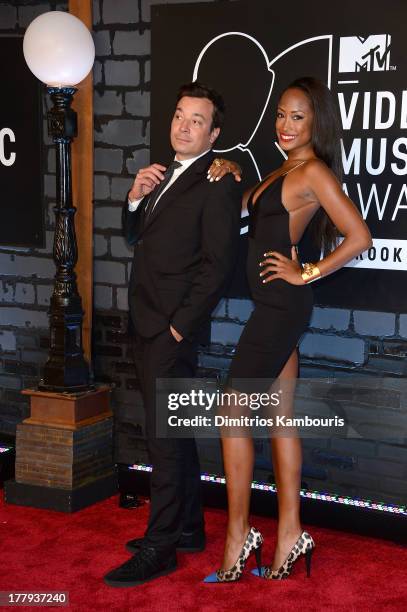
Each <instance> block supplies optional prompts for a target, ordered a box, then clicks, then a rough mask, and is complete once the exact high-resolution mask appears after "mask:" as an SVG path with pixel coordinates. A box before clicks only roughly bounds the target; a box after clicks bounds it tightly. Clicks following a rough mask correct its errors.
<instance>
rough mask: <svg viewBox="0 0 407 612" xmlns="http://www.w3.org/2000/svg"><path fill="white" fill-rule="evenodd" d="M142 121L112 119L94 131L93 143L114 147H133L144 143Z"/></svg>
mask: <svg viewBox="0 0 407 612" xmlns="http://www.w3.org/2000/svg"><path fill="white" fill-rule="evenodd" d="M142 127H143V124H142V121H141V120H136V119H132V120H130V119H112V120H111V121H108V122H107V123H106V124H104V125H102V126H101V129H100V132H99V131H95V142H103V143H106V144H111V145H115V146H124V147H125V146H134V145H137V144H142V143H144V142H145V137H144V136H143V134H142Z"/></svg>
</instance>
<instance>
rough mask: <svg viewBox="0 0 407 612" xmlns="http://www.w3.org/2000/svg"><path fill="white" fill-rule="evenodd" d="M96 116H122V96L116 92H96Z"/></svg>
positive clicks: (94, 106)
mask: <svg viewBox="0 0 407 612" xmlns="http://www.w3.org/2000/svg"><path fill="white" fill-rule="evenodd" d="M93 108H94V111H95V115H121V114H122V111H123V103H122V95H121V93H118V92H116V91H105V92H103V94H99V93H98V92H97V91H95V96H94V99H93Z"/></svg>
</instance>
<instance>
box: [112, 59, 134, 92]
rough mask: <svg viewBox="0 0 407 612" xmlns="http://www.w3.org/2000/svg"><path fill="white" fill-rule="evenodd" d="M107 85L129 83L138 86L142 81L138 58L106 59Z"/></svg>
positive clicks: (131, 85) (121, 85)
mask: <svg viewBox="0 0 407 612" xmlns="http://www.w3.org/2000/svg"><path fill="white" fill-rule="evenodd" d="M105 81H106V85H119V86H120V87H123V86H126V85H129V86H130V87H137V86H138V85H139V83H140V65H139V63H138V61H137V60H121V61H120V60H106V62H105Z"/></svg>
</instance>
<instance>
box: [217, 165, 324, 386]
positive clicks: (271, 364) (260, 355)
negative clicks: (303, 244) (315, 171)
mask: <svg viewBox="0 0 407 612" xmlns="http://www.w3.org/2000/svg"><path fill="white" fill-rule="evenodd" d="M284 176H285V175H280V176H279V177H278V178H277V179H276V180H274V181H273V182H272V183H271V184H270V185H269V186H268V187H267V188H266V189H265V190H264V191H263V192H262V193H261V194H260V195H259V196H258V197H257V199H256V203H255V204H254V205H253V201H252V198H253V194H254V193H255V192H256V191H257V189H255V190H254V191H253V192H252V194H251V196H250V198H249V201H248V205H247V208H248V212H249V234H248V240H249V253H248V259H247V277H248V281H249V286H250V291H251V294H252V298H253V301H254V306H255V308H254V310H253V312H252V314H251V316H250V318H249V320H248V321H247V323H246V326H245V328H244V330H243V333H242V335H241V337H240V340H239V343H238V345H237V347H236V353H235V356H234V358H233V361H232V364H231V368H230V371H229V377H228V385H229V386H230V387H232V388H234V389H237V390H242V391H244V390H245V387H247V386H248V385H247V382H248V380H247V379H251V380H252V383H253V382H254V380H253V379H263V380H262V381H260V380H258V389H257V388H256V390H259V391H260V390H266V389H267V388H268V384H267V379H273V378H276V377H277V376H278V375H279V373H280V372H281V370H282V369H283V367H284V365H285V364H286V362H287V361H288V358H289V357H290V355H291V353H292V352H293V350H294V349H295V347H296V346H297V344H298V341H299V339H300V337H301V335H302V334H303V333H304V331H305V329H306V327H307V325H308V322H309V319H310V316H311V312H312V305H313V292H312V288H311V287H310V286H309V285H292V284H290V283H288V282H286V281H285V280H282V279H277V280H274V281H271V282H268V283H263V282H262V277H260V276H259V273H260V272H261V267H260V266H259V263H260V262H261V261H262V260H263V259H264V253H266V252H268V251H278V252H279V253H282V254H283V255H285V256H286V257H289V258H290V259H291V247H292V245H291V240H290V232H289V221H290V215H289V212H288V211H287V210H286V208H285V207H284V205H283V203H282V197H281V192H282V186H283V182H284ZM238 379H240V380H238ZM243 379H246V380H243ZM250 388H251V389H253V385H250Z"/></svg>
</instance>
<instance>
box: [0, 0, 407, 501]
mask: <svg viewBox="0 0 407 612" xmlns="http://www.w3.org/2000/svg"><path fill="white" fill-rule="evenodd" d="M177 1H178V3H179V2H180V0H177ZM218 1H219V0H218ZM220 1H222V0H220ZM223 1H226V0H223ZM163 3H164V2H163V1H162V0H159V1H158V2H154V1H153V2H152V1H148V0H120V1H119V0H94V2H93V9H94V40H95V45H96V62H95V66H94V86H95V99H94V105H95V106H94V111H95V195H94V197H95V215H94V227H95V233H94V253H95V276H94V282H95V285H94V300H95V302H94V304H95V317H94V338H93V346H94V369H95V375H96V379H97V380H99V381H106V382H111V383H114V392H113V405H114V410H115V413H116V416H117V419H116V421H117V425H116V434H117V435H116V442H117V449H116V457H117V459H118V460H119V461H122V462H132V461H134V460H141V461H142V460H145V459H146V453H145V445H144V442H143V425H144V419H143V411H142V403H141V398H140V392H139V389H138V381H137V377H136V375H135V372H134V367H133V364H132V358H131V343H130V340H129V338H128V336H127V333H126V330H127V283H128V279H129V273H130V262H131V255H132V254H131V250H130V249H128V247H127V246H126V245H125V243H124V241H123V239H122V237H121V228H120V223H121V220H120V217H121V206H122V201H123V198H124V196H125V194H126V192H127V190H128V188H129V186H130V184H131V181H132V177H133V175H134V174H135V172H136V171H137V169H138V168H139V167H141V166H143V165H145V164H147V163H148V162H149V116H150V69H151V65H150V62H151V57H150V40H151V21H150V20H151V16H150V6H151V4H163ZM61 7H62V8H64V7H65V3H63V2H53V3H44V2H23V1H22V0H21V1H19V2H17V1H15V2H3V1H2V0H0V28H1V30H0V34H1V32H5V33H11V32H13V31H17V32H22V31H23V29H24V27H26V25H27V24H28V23H29V21H30V20H31V19H32V18H33V17H34V16H36V15H37V14H38V13H40V12H43V11H46V10H49V9H50V8H61ZM44 139H45V144H44V147H45V149H46V156H45V157H44V159H45V160H46V167H44V182H45V196H46V201H45V205H46V208H47V211H52V205H53V196H54V176H53V174H54V171H55V156H54V151H53V147H50V146H49V145H50V142H49V140H48V136H47V135H46V133H45V132H44ZM52 223H53V213H52V212H50V213H47V248H46V249H43V250H35V251H34V250H29V251H21V250H18V249H1V250H0V299H1V300H2V307H3V308H2V309H1V311H0V346H1V352H0V360H1V361H0V364H1V370H0V385H1V386H3V387H4V389H3V391H2V396H1V408H0V431H10V432H11V431H13V430H14V428H15V424H16V422H18V421H19V420H20V419H21V418H22V417H23V416H24V415H25V411H26V407H25V403H24V401H22V398H21V397H20V395H19V389H21V388H22V387H25V386H27V385H29V384H32V383H33V382H34V381H35V380H37V379H38V375H39V372H40V368H41V365H42V363H43V362H44V360H45V356H46V350H45V348H46V345H47V338H48V331H47V318H46V310H47V305H48V303H49V295H50V286H51V282H52V281H51V280H50V279H51V278H52V275H53V264H52V260H51V257H50V252H51V239H52ZM3 258H4V259H3ZM250 311H251V303H250V301H248V300H238V299H229V300H224V301H223V302H221V304H220V305H219V306H218V307H217V309H216V311H215V312H214V316H213V321H212V338H211V340H212V343H211V345H210V346H209V347H206V348H203V349H202V350H201V352H200V357H199V363H200V368H201V373H202V374H204V375H208V376H222V375H224V374H225V372H226V371H227V368H228V365H229V363H230V358H231V356H232V355H233V351H234V347H235V344H236V342H237V340H238V338H239V336H240V333H241V331H242V329H243V326H244V323H245V321H246V320H247V318H248V316H249V314H250ZM406 349H407V315H405V314H397V313H394V314H392V313H380V312H378V313H377V312H363V311H350V310H343V309H336V308H321V307H316V308H315V309H314V313H313V317H312V321H311V325H310V329H309V331H308V333H307V334H306V335H305V336H304V338H303V340H302V343H301V354H302V358H301V368H302V374H303V375H304V376H313V377H314V376H325V375H327V374H330V375H331V374H332V373H333V372H337V371H338V370H339V371H340V372H341V373H342V374H343V375H348V376H356V375H359V374H361V373H363V374H366V373H371V374H372V375H381V374H383V375H390V376H396V377H402V376H404V375H405V370H406V365H405V364H406V361H405V359H404V358H405V355H406ZM200 446H201V456H202V459H203V463H204V465H205V467H207V468H208V470H211V469H213V470H215V469H219V468H218V465H217V461H218V459H219V450H218V445H217V443H216V442H215V441H212V443H210V444H209V443H208V444H206V445H202V444H201V445H200ZM257 450H258V474H259V477H262V478H267V476H268V474H269V473H270V462H269V459H268V456H269V454H268V446H267V444H265V443H263V442H261V441H260V442H258V443H257ZM304 455H305V465H304V480H305V481H306V483H307V484H308V485H309V486H310V487H311V488H316V489H325V490H329V489H331V490H335V491H339V490H340V491H341V492H342V493H348V494H359V495H364V496H365V497H371V498H379V499H387V500H389V501H392V500H393V501H397V500H398V501H399V500H400V497H401V496H402V495H404V496H406V494H407V489H406V486H405V482H404V481H405V477H406V476H407V470H406V458H407V449H406V448H405V446H403V445H402V444H395V443H392V442H391V441H390V440H389V441H388V442H378V441H368V440H362V441H358V440H343V441H342V440H332V441H330V440H319V441H315V440H314V441H311V440H307V441H305V442H304ZM403 479H404V480H403Z"/></svg>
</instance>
